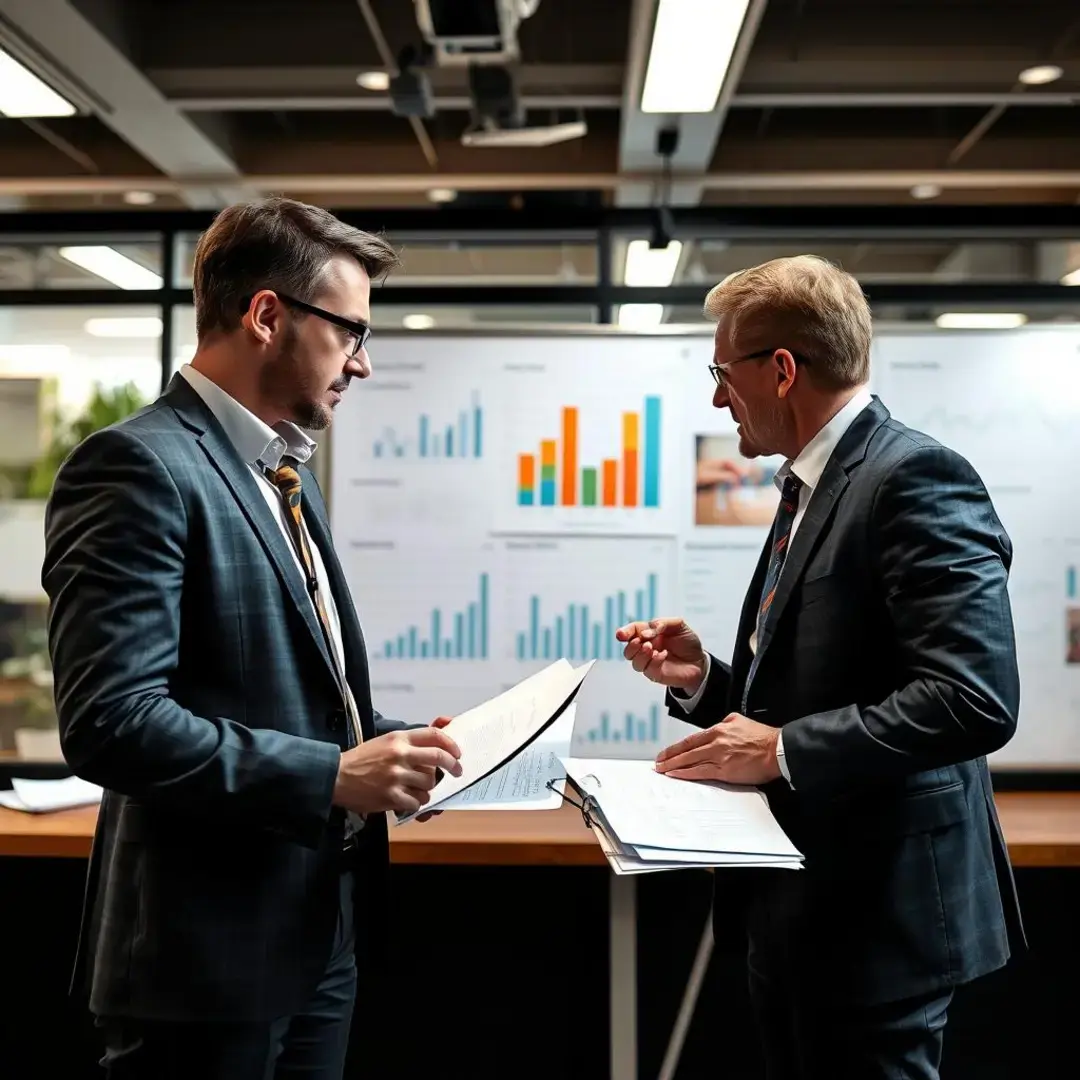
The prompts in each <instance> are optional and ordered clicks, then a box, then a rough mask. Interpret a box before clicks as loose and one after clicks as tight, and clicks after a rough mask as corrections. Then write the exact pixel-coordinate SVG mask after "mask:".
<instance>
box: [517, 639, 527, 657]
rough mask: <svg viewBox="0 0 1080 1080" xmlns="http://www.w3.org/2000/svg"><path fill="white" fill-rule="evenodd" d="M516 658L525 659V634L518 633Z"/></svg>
mask: <svg viewBox="0 0 1080 1080" xmlns="http://www.w3.org/2000/svg"><path fill="white" fill-rule="evenodd" d="M517 658H518V659H519V660H524V659H525V635H524V634H518V638H517Z"/></svg>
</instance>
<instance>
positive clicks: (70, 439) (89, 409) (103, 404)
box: [26, 382, 146, 499]
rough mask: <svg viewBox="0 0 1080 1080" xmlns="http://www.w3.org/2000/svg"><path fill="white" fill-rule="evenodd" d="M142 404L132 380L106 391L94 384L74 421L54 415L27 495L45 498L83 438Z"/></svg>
mask: <svg viewBox="0 0 1080 1080" xmlns="http://www.w3.org/2000/svg"><path fill="white" fill-rule="evenodd" d="M145 404H146V402H145V401H144V400H143V398H142V396H141V395H140V393H139V391H138V388H137V387H136V385H135V384H134V383H133V382H129V383H125V384H124V385H123V386H117V387H114V388H112V389H108V390H106V389H105V388H103V387H102V386H100V385H97V386H95V387H94V392H93V394H92V395H91V397H90V400H89V402H88V403H87V405H86V408H85V409H84V410H83V411H82V413H80V414H79V415H78V416H77V417H75V419H74V420H65V419H64V418H63V417H62V416H60V415H59V414H56V415H55V416H54V418H53V436H52V440H51V441H50V443H49V446H48V448H47V449H46V451H45V453H44V454H43V455H42V456H41V457H40V458H39V459H38V461H37V462H36V463H35V464H34V467H33V469H32V470H31V472H30V478H29V481H28V483H27V491H26V494H27V497H28V498H31V499H46V498H48V497H49V492H50V491H52V486H53V480H54V479H55V478H56V471H57V469H59V468H60V466H61V465H62V464H63V463H64V459H65V458H66V457H67V456H68V454H70V453H71V451H72V450H74V449H75V447H76V446H78V445H79V443H81V442H82V441H83V439H85V438H87V437H88V436H90V435H92V434H93V433H94V432H95V431H99V430H100V429H101V428H104V427H108V426H109V425H110V424H115V423H117V422H118V421H120V420H123V419H124V418H125V417H127V416H130V415H131V414H132V413H133V412H137V411H138V410H139V409H141V408H142V407H143V405H145Z"/></svg>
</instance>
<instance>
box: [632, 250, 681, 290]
mask: <svg viewBox="0 0 1080 1080" xmlns="http://www.w3.org/2000/svg"><path fill="white" fill-rule="evenodd" d="M681 253H682V241H681V240H671V241H669V242H668V245H667V247H662V248H654V247H649V241H648V240H631V241H630V243H629V244H628V245H627V247H626V268H625V270H624V271H623V283H624V284H625V285H653V286H659V287H664V286H667V285H670V284H671V283H672V281H674V280H675V268H676V267H677V266H678V265H679V255H680V254H681Z"/></svg>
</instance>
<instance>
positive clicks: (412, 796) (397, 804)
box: [334, 724, 461, 814]
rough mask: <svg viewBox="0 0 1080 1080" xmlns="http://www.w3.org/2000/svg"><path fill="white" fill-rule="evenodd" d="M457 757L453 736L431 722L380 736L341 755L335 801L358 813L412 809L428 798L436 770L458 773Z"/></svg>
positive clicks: (403, 811)
mask: <svg viewBox="0 0 1080 1080" xmlns="http://www.w3.org/2000/svg"><path fill="white" fill-rule="evenodd" d="M460 757H461V751H460V750H459V749H458V746H457V744H456V743H455V742H454V740H453V739H451V738H450V736H449V735H447V734H445V733H444V732H443V731H440V730H439V728H438V727H436V726H435V725H434V724H433V725H431V726H430V727H425V728H411V729H409V730H406V731H392V732H390V733H389V734H387V735H379V736H377V737H376V738H374V739H369V740H368V741H367V742H364V743H361V744H360V746H356V747H353V749H352V750H346V751H345V752H344V753H343V754H342V755H341V763H340V764H339V765H338V775H337V783H335V784H334V805H335V806H341V807H344V808H345V809H346V810H352V811H354V812H356V813H358V814H375V813H379V812H380V811H382V810H394V811H400V812H402V813H408V814H411V813H415V811H417V810H419V809H420V807H421V806H423V805H424V803H426V802H427V801H428V799H429V798H430V795H429V794H428V792H430V791H431V789H432V788H433V787H434V786H435V781H436V775H437V773H436V770H437V769H442V770H443V771H444V772H448V773H450V774H451V775H452V776H460V775H461V766H460V765H459V764H458V758H460Z"/></svg>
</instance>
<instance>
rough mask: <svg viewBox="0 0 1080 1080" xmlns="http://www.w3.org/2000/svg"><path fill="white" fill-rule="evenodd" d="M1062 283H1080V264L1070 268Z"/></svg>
mask: <svg viewBox="0 0 1080 1080" xmlns="http://www.w3.org/2000/svg"><path fill="white" fill-rule="evenodd" d="M1061 284H1062V285H1080V266H1078V267H1077V268H1076V269H1075V270H1070V271H1069V272H1068V273H1067V274H1066V275H1065V276H1064V277H1063V278H1062V279H1061Z"/></svg>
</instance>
